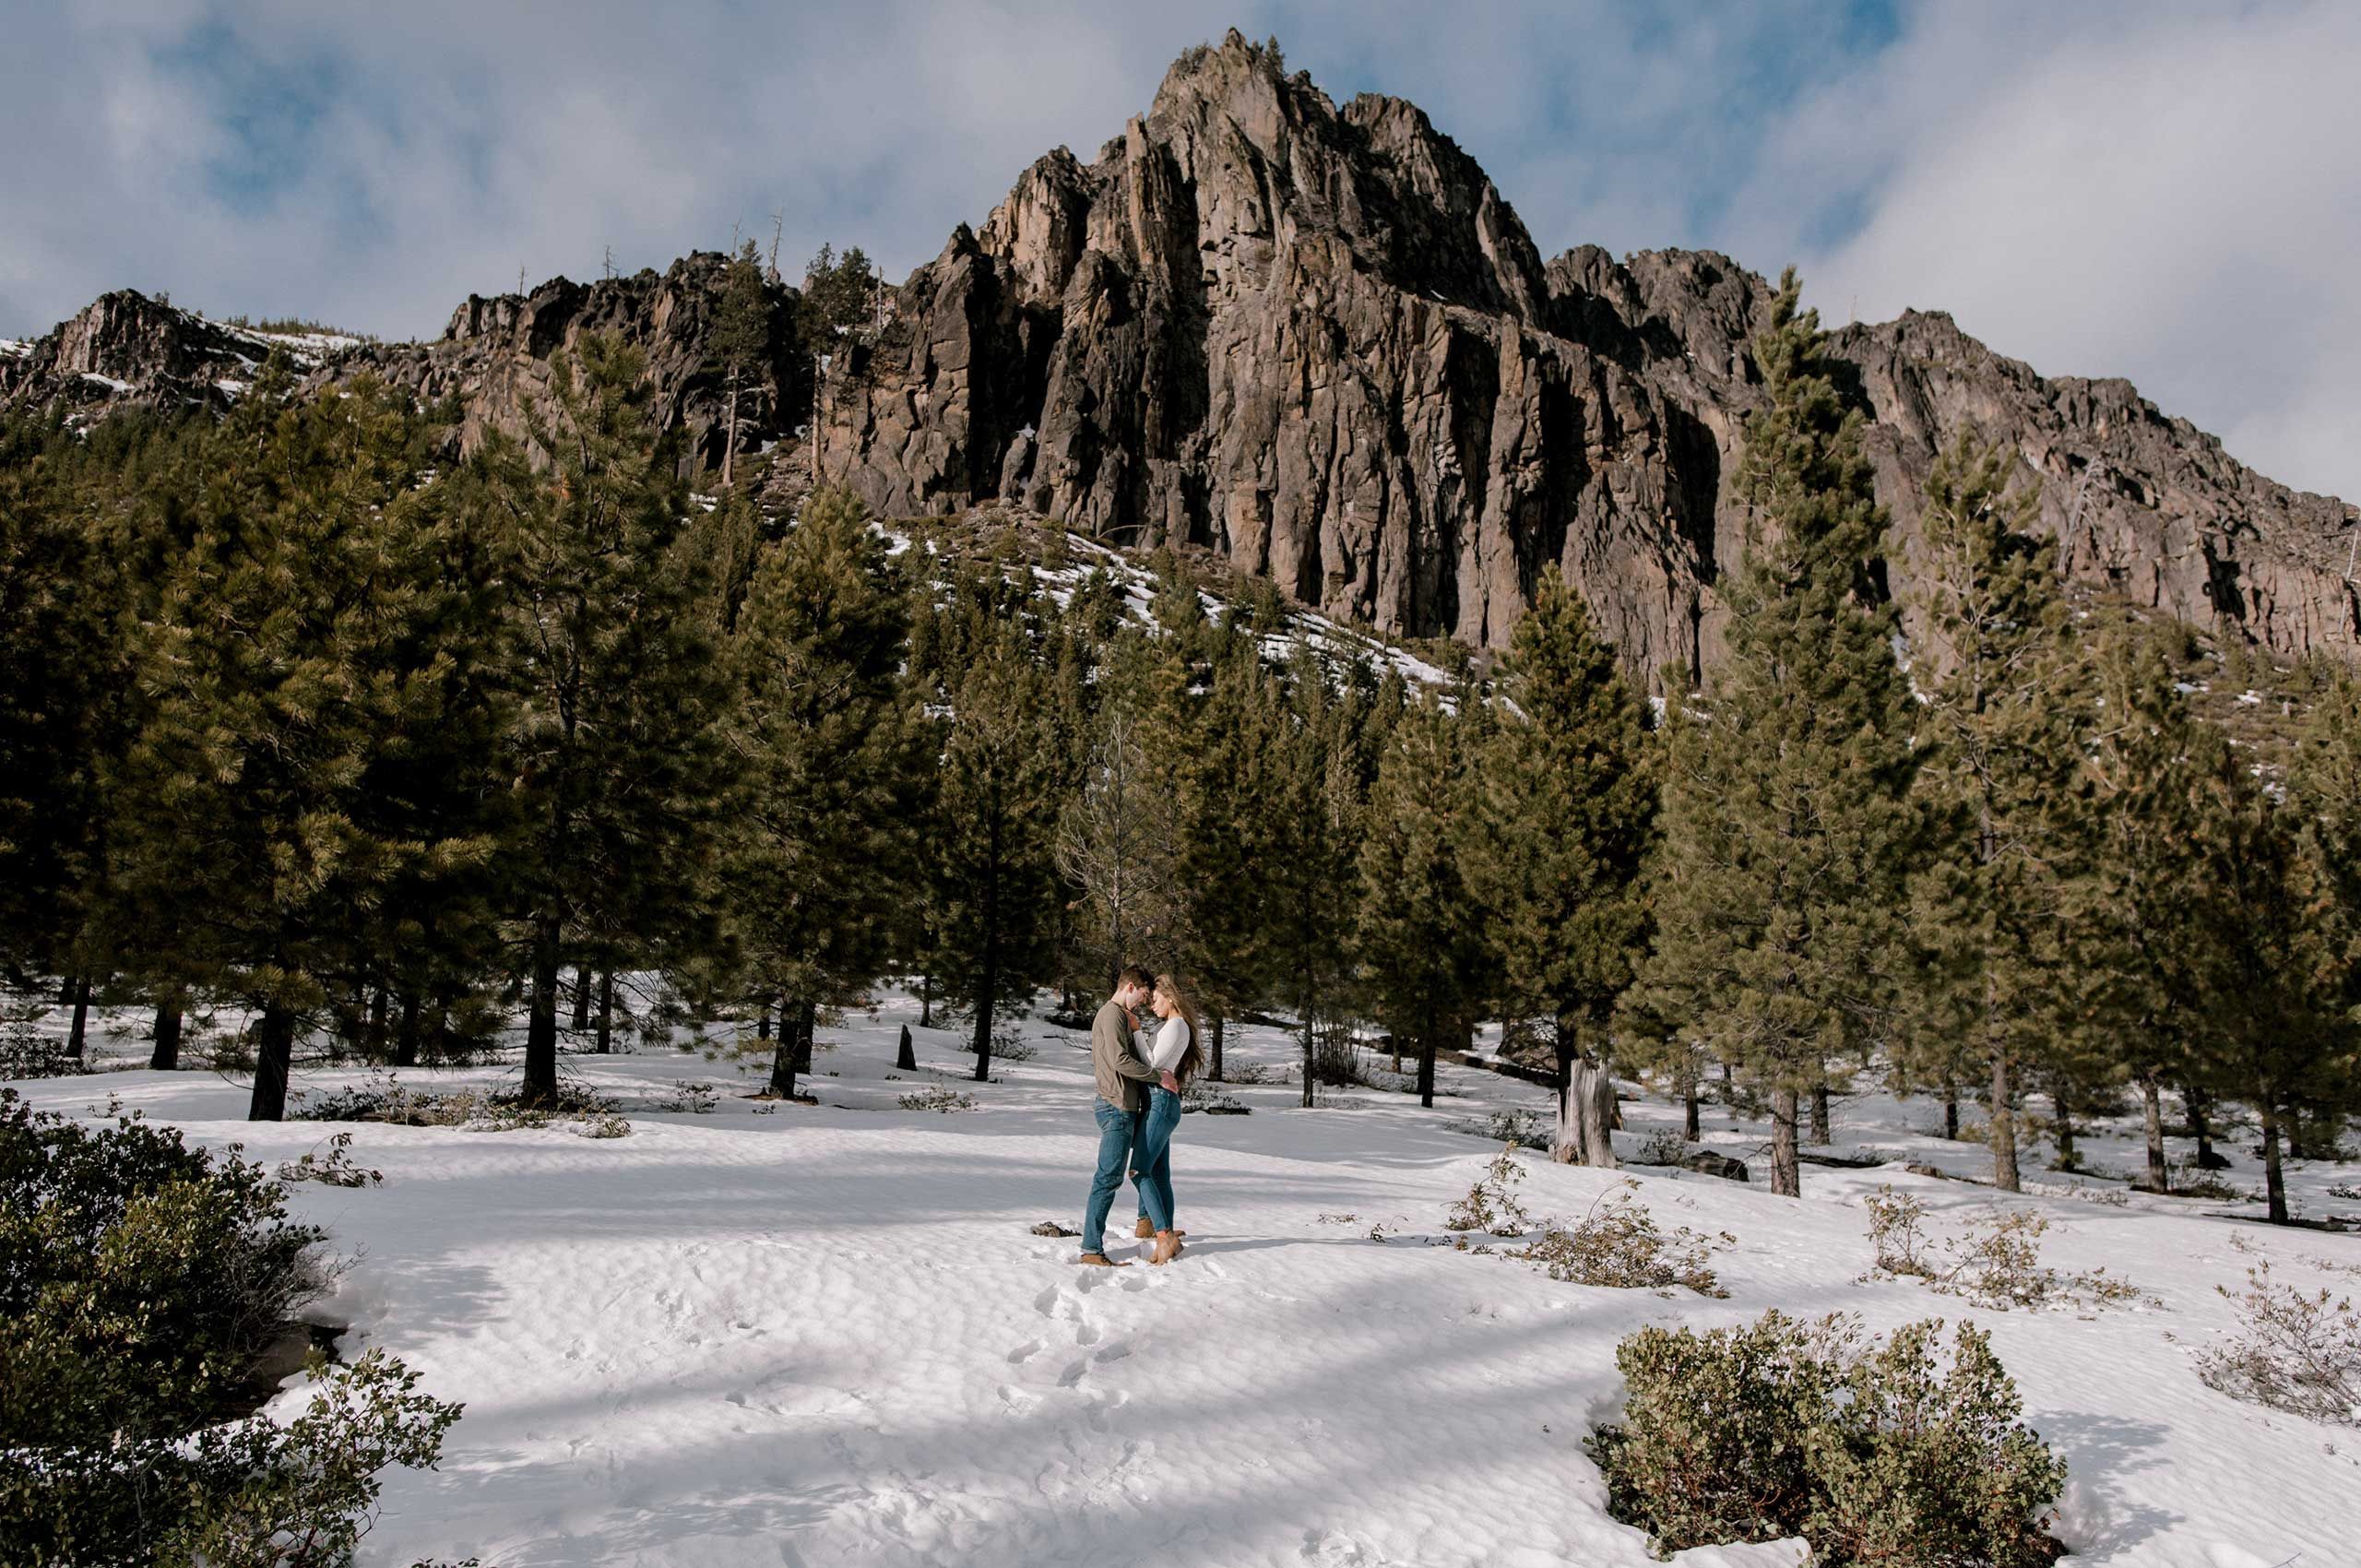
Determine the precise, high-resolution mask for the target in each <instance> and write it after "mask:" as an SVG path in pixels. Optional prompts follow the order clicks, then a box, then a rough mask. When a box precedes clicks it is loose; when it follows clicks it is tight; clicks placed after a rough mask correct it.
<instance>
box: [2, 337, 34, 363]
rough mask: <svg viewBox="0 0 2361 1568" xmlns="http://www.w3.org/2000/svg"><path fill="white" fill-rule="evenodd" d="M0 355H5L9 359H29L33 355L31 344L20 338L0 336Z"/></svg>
mask: <svg viewBox="0 0 2361 1568" xmlns="http://www.w3.org/2000/svg"><path fill="white" fill-rule="evenodd" d="M0 355H6V356H7V357H8V358H10V359H18V360H29V359H30V358H32V357H33V346H32V345H31V344H30V343H28V342H25V341H23V340H22V339H16V338H0Z"/></svg>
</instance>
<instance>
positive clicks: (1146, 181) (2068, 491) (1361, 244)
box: [823, 33, 2361, 673]
mask: <svg viewBox="0 0 2361 1568" xmlns="http://www.w3.org/2000/svg"><path fill="white" fill-rule="evenodd" d="M1769 301H1770V290H1769V288H1768V287H1767V286H1766V285H1765V284H1764V282H1763V281H1762V279H1761V278H1760V277H1757V276H1755V275H1753V274H1750V273H1749V272H1747V271H1746V270H1744V269H1743V268H1741V267H1738V265H1736V264H1735V263H1734V262H1732V261H1730V260H1729V259H1728V258H1726V257H1724V256H1719V255H1712V254H1710V253H1701V252H1678V251H1667V252H1651V253H1642V254H1640V255H1633V256H1631V257H1629V258H1627V259H1626V260H1625V261H1623V262H1621V263H1618V262H1616V261H1615V260H1613V259H1612V258H1611V257H1609V256H1608V255H1606V254H1605V253H1603V252H1601V251H1599V250H1597V249H1596V248H1595V247H1584V248H1582V249H1579V250H1575V251H1572V252H1569V253H1568V254H1566V255H1562V256H1560V257H1559V258H1558V259H1556V260H1555V261H1552V262H1549V263H1548V264H1547V265H1546V266H1545V265H1544V264H1543V263H1542V261H1541V260H1540V258H1539V256H1538V255H1537V253H1536V250H1535V247H1534V245H1533V244H1532V242H1531V240H1530V239H1529V238H1528V237H1527V235H1526V232H1525V228H1524V225H1523V224H1522V223H1521V222H1520V221H1519V220H1518V219H1517V216H1516V214H1515V212H1514V211H1513V209H1512V208H1510V207H1509V206H1508V204H1507V203H1506V202H1505V201H1504V200H1502V198H1501V196H1500V193H1499V192H1498V191H1497V190H1496V189H1495V188H1494V187H1493V185H1492V184H1491V183H1490V182H1489V180H1488V179H1486V178H1485V176H1484V174H1483V172H1482V171H1481V170H1479V169H1478V168H1477V167H1476V165H1475V164H1474V163H1473V162H1472V161H1471V160H1469V159H1468V158H1467V157H1466V156H1465V154H1464V153H1462V152H1461V151H1460V150H1459V149H1458V148H1457V147H1455V146H1454V145H1453V143H1452V142H1451V141H1450V139H1449V138H1448V137H1444V136H1442V135H1441V134H1440V133H1439V132H1437V131H1436V130H1435V129H1434V127H1433V126H1432V125H1430V123H1429V122H1428V120H1427V118H1426V116H1425V115H1424V114H1422V113H1419V111H1418V110H1417V109H1416V108H1414V107H1412V106H1410V105H1409V104H1406V103H1403V102H1401V101H1397V100H1394V99H1388V98H1378V97H1363V98H1358V99H1356V100H1354V101H1352V102H1350V103H1347V104H1346V105H1345V106H1344V107H1343V108H1342V109H1339V108H1337V107H1336V106H1335V104H1334V103H1333V102H1331V101H1330V100H1329V99H1328V98H1327V97H1326V96H1325V95H1324V94H1323V93H1322V92H1320V90H1319V89H1317V88H1315V87H1313V86H1312V85H1311V82H1310V81H1309V79H1308V78H1307V77H1304V76H1302V75H1300V74H1299V75H1297V76H1295V77H1285V76H1283V75H1282V74H1281V72H1280V70H1279V68H1278V66H1277V65H1276V63H1275V60H1273V59H1272V58H1271V57H1269V56H1268V55H1266V54H1265V53H1264V51H1262V50H1261V49H1258V48H1256V47H1255V46H1253V45H1251V44H1249V43H1247V42H1244V41H1243V40H1241V39H1240V38H1239V37H1238V36H1237V35H1236V34H1235V33H1233V34H1231V35H1230V37H1229V38H1228V41H1227V42H1224V43H1223V44H1222V45H1221V46H1220V47H1218V48H1215V49H1206V50H1197V51H1192V52H1191V53H1189V54H1188V55H1186V56H1184V57H1183V58H1182V59H1181V61H1180V62H1179V63H1178V64H1177V65H1175V66H1174V67H1173V69H1172V71H1171V73H1170V74H1169V76H1168V77H1166V79H1165V82H1164V84H1163V86H1162V88H1161V89H1159V90H1158V92H1157V95H1156V99H1155V102H1154V104H1153V106H1152V107H1151V108H1150V110H1149V112H1148V113H1146V114H1145V115H1144V116H1141V117H1139V118H1136V119H1134V120H1133V122H1132V123H1131V124H1130V125H1128V126H1127V127H1126V128H1125V131H1124V134H1123V135H1122V136H1121V137H1119V138H1118V139H1116V140H1115V141H1112V142H1109V144H1108V145H1107V146H1106V147H1105V148H1102V149H1101V150H1100V152H1099V154H1098V157H1097V160H1096V161H1094V162H1092V163H1091V164H1089V165H1087V166H1086V165H1084V164H1082V163H1081V162H1080V161H1079V160H1076V159H1075V158H1074V156H1073V155H1072V154H1071V153H1068V152H1066V151H1064V150H1063V149H1061V150H1059V151H1057V152H1053V153H1051V154H1050V156H1049V157H1047V158H1044V159H1042V160H1040V161H1039V162H1038V163H1036V164H1035V165H1034V166H1033V167H1032V168H1031V169H1029V170H1027V171H1026V172H1025V173H1024V174H1023V176H1022V177H1021V178H1020V179H1019V180H1018V181H1017V184H1016V186H1015V188H1014V190H1013V191H1012V192H1011V193H1010V195H1009V197H1008V199H1007V200H1006V201H1005V202H1004V203H1003V204H1002V206H1001V207H1000V208H998V209H996V210H995V211H994V212H993V213H992V214H991V217H990V219H989V220H987V221H986V222H985V223H984V225H983V227H982V229H981V231H980V232H977V231H971V230H969V229H968V228H967V227H965V226H962V227H961V228H960V229H958V230H957V231H955V232H954V233H953V235H952V237H951V240H950V243H949V244H946V245H945V246H944V248H943V253H942V254H941V255H939V256H937V257H936V258H935V259H934V260H933V261H932V262H931V263H929V264H928V265H926V266H925V267H920V268H919V270H918V271H917V272H916V273H914V274H913V275H912V276H911V278H910V279H909V280H908V282H907V283H906V284H905V285H904V286H903V288H902V289H901V291H900V294H899V300H898V313H897V319H896V323H895V325H894V326H893V327H890V328H889V329H887V330H886V331H885V332H884V334H883V335H882V337H881V338H880V339H879V340H878V341H877V343H876V344H875V345H874V348H873V350H872V353H871V355H870V357H869V360H868V362H867V364H866V366H865V369H864V373H863V374H861V375H860V377H859V378H858V379H857V380H851V379H848V381H847V382H846V383H845V384H843V385H840V386H836V387H834V388H832V389H831V392H830V396H829V408H828V412H827V414H826V416H825V420H824V432H825V448H824V453H823V463H824V467H825V469H826V471H827V472H828V473H829V474H831V475H832V476H836V477H841V478H843V479H846V480H848V481H850V482H851V483H852V484H853V485H854V486H855V487H856V488H857V489H859V490H860V492H861V493H863V494H864V496H865V497H866V498H867V499H868V500H869V501H870V503H871V504H872V505H873V506H875V507H878V508H879V509H881V510H884V511H887V512H903V513H912V512H936V513H940V512H954V511H958V510H961V509H964V508H966V507H968V506H971V505H977V504H979V503H980V502H983V501H985V500H987V499H992V498H998V499H1002V500H1005V501H1013V502H1018V503H1021V504H1023V505H1027V506H1029V507H1032V508H1035V509H1037V510H1038V511H1040V512H1042V513H1045V514H1048V515H1050V516H1052V517H1058V518H1060V519H1062V520H1063V521H1065V522H1066V523H1067V524H1069V525H1070V526H1073V527H1075V528H1078V529H1085V530H1087V531H1090V532H1093V533H1096V534H1098V535H1101V536H1103V537H1109V538H1112V539H1118V540H1126V541H1130V542H1136V543H1144V544H1153V543H1157V542H1159V541H1166V540H1170V541H1175V542H1185V543H1192V544H1197V545H1202V546H1204V547H1206V548H1209V549H1211V550H1212V551H1214V552H1216V553H1218V554H1220V555H1222V556H1224V557H1226V558H1228V560H1229V562H1230V563H1231V564H1234V565H1235V566H1237V567H1238V568H1240V569H1241V570H1245V571H1249V572H1254V573H1260V574H1266V575H1268V576H1272V577H1274V578H1275V579H1276V580H1277V581H1278V582H1279V583H1280V584H1281V585H1282V586H1283V587H1285V588H1287V589H1288V590H1289V591H1290V592H1292V593H1293V594H1295V595H1296V596H1297V597H1298V598H1299V599H1301V600H1304V601H1306V602H1308V603H1310V604H1311V605H1314V606H1316V607H1317V608H1319V609H1320V610H1322V611H1323V612H1326V613H1329V614H1332V615H1341V616H1351V617H1357V618H1360V619H1364V620H1367V621H1369V622H1370V623H1373V624H1376V625H1377V626H1379V627H1382V628H1384V629H1386V630H1389V631H1394V632H1399V633H1404V634H1407V635H1414V636H1456V637H1458V638H1461V639H1463V640H1465V641H1467V642H1470V643H1475V644H1479V645H1494V646H1497V645H1499V644H1501V643H1502V642H1504V641H1505V640H1506V638H1507V636H1508V635H1509V632H1510V629H1511V628H1512V627H1513V624H1514V623H1515V621H1516V618H1517V616H1518V615H1519V614H1520V613H1521V612H1522V611H1523V609H1524V606H1525V603H1526V602H1527V601H1528V600H1529V598H1530V595H1531V593H1532V590H1533V588H1534V585H1535V582H1536V578H1537V576H1538V575H1539V573H1540V571H1541V569H1542V568H1543V567H1544V566H1545V565H1546V564H1550V563H1553V562H1554V563H1557V564H1560V566H1561V567H1562V568H1563V569H1564V570H1565V571H1566V572H1567V573H1568V574H1569V576H1571V577H1572V578H1573V580H1574V581H1576V582H1577V583H1578V584H1579V585H1580V586H1581V587H1582V588H1583V590H1584V594H1585V596H1586V598H1587V599H1588V600H1589V601H1590V603H1591V605H1592V606H1593V608H1594V610H1595V611H1596V612H1597V614H1598V615H1599V617H1600V619H1601V621H1602V622H1603V624H1604V626H1605V629H1606V630H1607V631H1608V634H1609V635H1610V636H1613V637H1615V638H1616V639H1617V641H1618V642H1619V644H1620V645H1621V647H1622V648H1623V651H1624V654H1625V657H1626V658H1627V659H1629V661H1630V663H1631V666H1632V667H1633V668H1634V669H1635V670H1639V671H1649V672H1651V673H1653V671H1655V669H1656V668H1657V667H1658V666H1659V665H1661V664H1664V663H1667V662H1669V663H1671V664H1674V665H1676V666H1679V667H1683V668H1692V669H1693V668H1694V666H1695V665H1696V664H1697V663H1698V662H1699V661H1700V660H1703V659H1711V658H1713V657H1714V652H1715V649H1716V645H1717V640H1718V639H1717V630H1716V623H1717V618H1718V609H1717V603H1716V599H1715V594H1714V584H1715V582H1716V579H1717V578H1718V576H1719V575H1720V573H1721V572H1722V571H1723V570H1724V569H1725V567H1726V565H1727V564H1729V563H1730V562H1732V561H1733V560H1735V559H1736V557H1737V555H1738V552H1739V551H1740V549H1741V548H1742V544H1743V536H1744V520H1743V518H1742V517H1740V516H1739V514H1738V508H1736V507H1735V506H1734V505H1732V504H1731V503H1730V502H1729V500H1728V498H1727V496H1726V484H1725V476H1726V474H1727V473H1728V471H1729V470H1730V469H1731V467H1732V464H1733V461H1734V458H1735V455H1736V451H1737V447H1738V436H1739V433H1740V430H1741V428H1742V426H1743V423H1744V421H1745V418H1746V415H1747V413H1748V411H1749V410H1750V409H1751V408H1752V407H1753V405H1754V403H1755V400H1756V398H1757V397H1758V391H1757V386H1756V382H1757V376H1756V374H1755V371H1754V367H1753V364H1752V361H1751V355H1750V348H1749V343H1750V339H1751V338H1752V336H1753V335H1754V334H1755V333H1756V332H1757V331H1759V330H1760V328H1761V327H1762V325H1763V323H1764V319H1765V314H1766V310H1767V306H1768V304H1769ZM1834 346H1835V348H1836V350H1837V352H1838V353H1839V354H1841V355H1842V356H1843V357H1844V358H1845V360H1847V361H1849V362H1851V364H1852V366H1853V367H1854V369H1855V371H1856V373H1857V374H1856V377H1855V385H1854V386H1853V387H1852V388H1851V390H1852V391H1853V392H1854V394H1855V395H1857V396H1858V397H1859V398H1862V399H1863V400H1864V402H1865V403H1866V404H1867V406H1868V407H1869V409H1870V410H1872V411H1873V413H1874V414H1875V417H1876V420H1877V424H1876V427H1875V430H1874V432H1873V434H1872V437H1871V443H1872V451H1873V455H1874V457H1875V458H1876V467H1877V472H1878V479H1879V487H1880V494H1881V496H1882V497H1883V499H1884V500H1885V501H1886V503H1887V504H1888V505H1889V506H1891V508H1892V512H1893V515H1894V518H1895V523H1896V528H1895V537H1894V540H1893V541H1892V548H1891V553H1892V558H1893V565H1894V569H1895V570H1894V579H1895V584H1896V587H1897V588H1906V587H1907V585H1908V580H1909V575H1910V571H1911V568H1912V565H1913V563H1914V562H1915V561H1916V559H1917V558H1918V555H1919V543H1918V538H1917V534H1916V518H1917V512H1918V493H1919V485H1920V483H1921V482H1922V481H1923V480H1924V477H1925V474H1926V471H1927V469H1928V465H1929V463H1930V462H1931V460H1932V457H1933V454H1934V452H1935V450H1936V449H1937V447H1938V446H1939V445H1940V444H1942V443H1945V442H1947V441H1949V440H1950V439H1951V438H1952V435H1953V434H1955V433H1956V432H1958V431H1960V430H1962V429H1964V428H1973V429H1975V430H1976V431H1977V432H1979V433H1980V434H1983V435H1985V436H1986V437H1987V438H1999V439H2003V440H2006V441H2008V442H2010V443H2011V444H2012V445H2014V446H2015V448H2016V449H2017V451H2018V453H2019V454H2020V456H2021V457H2022V458H2023V462H2024V465H2025V467H2026V469H2027V470H2028V472H2029V474H2030V475H2031V476H2037V477H2038V479H2039V480H2040V481H2041V482H2042V485H2043V493H2044V498H2043V517H2044V522H2045V526H2047V528H2049V529H2052V530H2053V531H2054V532H2055V533H2056V534H2057V535H2058V537H2059V538H2060V540H2061V541H2062V551H2061V555H2062V559H2063V562H2064V564H2065V568H2066V570H2067V571H2068V572H2069V573H2070V575H2071V576H2074V577H2076V578H2079V579H2082V580H2085V581H2087V582H2090V583H2092V584H2094V585H2098V586H2102V587H2106V588H2112V589H2114V590H2116V591H2119V592H2121V593H2123V594H2125V595H2127V596H2129V597H2130V598H2131V599H2133V600H2137V601H2139V602H2141V603H2142V604H2146V605H2150V606H2153V607H2154V608H2156V609H2158V610H2161V611H2165V612H2169V613H2172V614H2175V615H2177V616H2181V617H2184V618H2186V619H2189V620H2190V621H2193V622H2196V623H2198V624H2202V625H2207V626H2210V627H2212V628H2213V629H2215V630H2217V631H2225V632H2236V633H2242V634H2244V635H2246V636H2251V637H2253V638H2255V639H2257V640H2258V641H2260V642H2262V643H2264V644H2266V645H2268V646H2270V647H2273V648H2275V649H2278V650H2281V651H2283V652H2299V651H2303V650H2306V649H2309V648H2313V647H2331V648H2336V649H2339V650H2343V651H2346V652H2351V651H2352V650H2353V649H2354V647H2355V614H2356V608H2355V598H2354V593H2353V589H2352V588H2351V586H2350V585H2349V584H2348V583H2347V582H2346V581H2345V579H2344V577H2343V561H2344V555H2345V552H2346V550H2347V548H2348V546H2349V544H2350V542H2351V540H2352V538H2353V537H2354V535H2353V530H2354V529H2355V527H2356V525H2361V513H2356V511H2355V508H2354V507H2352V506H2349V505H2344V504H2343V503H2340V502H2337V501H2334V500H2331V499H2328V498H2325V497H2319V496H2310V495H2302V494H2298V493H2294V492H2291V491H2289V490H2287V489H2286V488H2285V487H2284V486H2281V485H2277V484H2273V483H2272V482H2271V481H2268V480H2265V479H2263V478H2261V477H2260V475H2257V474H2255V473H2254V472H2253V471H2252V470H2250V469H2246V468H2244V467H2243V466H2241V465H2239V464H2238V463H2236V462H2235V461H2234V460H2232V459H2231V458H2230V457H2227V456H2226V455H2225V453H2224V452H2223V451H2222V449H2221V446H2220V445H2219V443H2217V442H2216V441H2214V440H2213V438H2212V437H2210V436H2207V435H2205V434H2203V433H2201V432H2200V431H2198V430H2196V429H2195V428H2194V427H2193V426H2191V425H2190V424H2189V423H2188V422H2186V421H2177V420H2170V419H2167V418H2165V416H2164V415H2162V414H2161V413H2159V412H2158V411H2157V410H2155V408H2154V407H2153V405H2151V404H2148V403H2146V402H2144V401H2142V399H2141V398H2139V397H2138V396H2137V394H2136V393H2134V392H2133V391H2132V389H2131V388H2130V386H2128V385H2126V384H2124V383H2122V382H2105V381H2102V382H2091V381H2082V380H2070V379H2056V380H2045V379H2043V378H2042V377H2040V376H2037V375H2035V374H2034V373H2033V372H2032V371H2031V370H2030V369H2029V368H2028V367H2026V366H2025V365H2023V364H2022V363H2019V362H2015V361H2012V360H2008V359H2004V358H2001V357H2000V356H1999V355H1996V354H1994V353H1992V352H1991V351H1990V350H1987V349H1986V348H1985V347H1983V345H1981V344H1979V343H1977V342H1975V340H1974V339H1970V338H1968V337H1966V336H1965V335H1964V334H1963V333H1961V332H1960V331H1959V330H1958V328H1957V327H1955V326H1954V325H1953V324H1952V322H1951V320H1950V319H1949V318H1948V317H1945V316H1941V315H1922V314H1918V313H1911V314H1907V315H1904V316H1903V317H1902V318H1901V319H1900V320H1898V321H1895V322H1891V323H1886V324H1882V325H1880V326H1875V327H1848V328H1845V329H1844V330H1843V331H1842V332H1840V333H1838V334H1837V335H1836V338H1835V344H1834Z"/></svg>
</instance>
